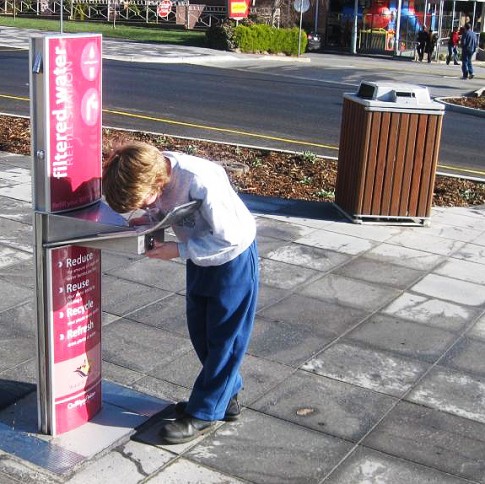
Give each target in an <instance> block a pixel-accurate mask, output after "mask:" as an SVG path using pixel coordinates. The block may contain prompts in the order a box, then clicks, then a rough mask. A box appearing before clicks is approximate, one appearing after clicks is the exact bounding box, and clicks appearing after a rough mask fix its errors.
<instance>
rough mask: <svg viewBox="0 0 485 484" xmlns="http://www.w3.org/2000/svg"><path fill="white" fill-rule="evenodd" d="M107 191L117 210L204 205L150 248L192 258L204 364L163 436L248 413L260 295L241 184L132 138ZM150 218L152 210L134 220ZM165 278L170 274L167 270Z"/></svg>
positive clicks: (194, 338) (186, 436) (110, 164)
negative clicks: (248, 374) (246, 389)
mask: <svg viewBox="0 0 485 484" xmlns="http://www.w3.org/2000/svg"><path fill="white" fill-rule="evenodd" d="M103 190H104V195H105V198H106V201H107V203H108V204H109V205H110V206H111V207H112V208H113V209H114V210H116V211H118V212H120V213H126V212H129V211H132V210H135V209H149V210H154V209H156V210H159V211H160V212H161V213H167V212H168V211H170V210H172V209H173V208H175V207H176V206H179V205H182V204H185V203H187V202H189V201H191V200H200V202H201V204H200V206H199V208H198V209H197V210H196V211H195V212H194V213H193V214H192V215H190V216H188V217H186V218H184V219H183V220H182V221H180V222H176V225H174V226H173V227H172V229H173V231H174V233H175V235H176V236H177V241H167V242H163V243H160V242H155V246H154V248H153V249H152V250H149V251H147V253H146V255H147V256H148V257H150V258H153V259H162V260H169V259H173V258H176V257H180V258H181V259H183V260H185V261H186V296H185V297H186V318H187V325H188V330H189V336H190V339H191V342H192V345H193V347H194V350H195V352H196V354H197V357H198V358H199V360H200V362H201V364H202V369H201V371H200V373H199V375H198V377H197V378H196V380H195V383H194V385H193V388H192V392H191V394H190V398H189V399H188V401H182V402H178V403H177V404H176V405H175V407H174V410H175V415H176V418H175V419H173V420H167V421H164V422H163V423H162V426H161V429H160V431H159V437H160V439H161V443H165V444H179V443H183V442H189V441H191V440H193V439H195V438H196V437H198V436H199V435H202V434H204V433H206V432H208V431H209V430H210V429H211V428H213V426H214V425H215V424H216V422H217V421H218V420H229V421H230V420H236V419H237V418H238V417H239V414H240V405H239V402H238V393H239V391H240V390H241V388H242V385H243V381H242V377H241V374H240V372H239V370H240V366H241V363H242V360H243V357H244V355H245V352H246V349H247V347H248V344H249V339H250V335H251V332H252V328H253V324H254V317H255V311H256V303H257V295H258V281H259V272H258V252H257V246H256V239H255V237H256V223H255V220H254V217H253V216H252V214H251V213H250V212H249V210H248V209H247V208H246V206H245V205H244V203H243V202H242V200H241V199H240V198H239V196H238V195H237V194H236V192H235V191H234V190H233V188H232V186H231V184H230V182H229V179H228V177H227V174H226V172H225V170H224V168H223V167H222V166H221V165H219V164H217V163H215V162H212V161H209V160H206V159H203V158H198V157H195V156H190V155H187V154H183V153H176V152H169V151H165V152H160V151H159V150H158V149H156V148H155V147H154V146H151V145H149V144H146V143H140V142H132V143H128V144H126V145H122V146H121V147H119V148H118V149H116V150H114V152H113V154H112V155H111V156H110V158H109V160H108V161H107V162H106V164H105V166H104V167H103ZM143 222H144V223H146V220H145V219H144V217H140V218H137V219H135V221H134V223H135V224H139V223H143ZM160 277H163V274H160Z"/></svg>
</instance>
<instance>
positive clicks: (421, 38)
mask: <svg viewBox="0 0 485 484" xmlns="http://www.w3.org/2000/svg"><path fill="white" fill-rule="evenodd" d="M416 41H417V43H418V44H417V47H416V48H417V51H418V60H419V62H423V57H424V53H425V52H426V46H427V45H428V44H429V41H430V37H429V32H428V29H427V28H426V26H424V27H423V28H422V29H421V30H420V31H419V33H418V36H417V38H416Z"/></svg>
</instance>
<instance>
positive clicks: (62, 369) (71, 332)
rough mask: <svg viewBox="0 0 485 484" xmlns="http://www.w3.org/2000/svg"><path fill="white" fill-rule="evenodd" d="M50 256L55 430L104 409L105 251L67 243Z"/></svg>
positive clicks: (79, 422) (60, 430)
mask: <svg viewBox="0 0 485 484" xmlns="http://www.w3.org/2000/svg"><path fill="white" fill-rule="evenodd" d="M47 259H48V271H47V273H48V289H49V295H50V297H49V299H50V300H49V301H48V314H49V317H48V337H49V339H50V342H51V346H50V347H51V351H50V354H49V372H50V374H51V375H52V388H51V392H52V395H51V401H52V402H53V405H52V407H53V408H52V412H53V415H52V422H53V435H56V434H61V433H64V432H68V431H69V430H72V429H74V428H76V427H79V426H80V425H82V424H84V423H86V422H87V421H89V420H90V419H91V418H92V417H93V416H94V415H96V413H98V412H99V410H100V409H101V361H102V360H101V358H102V355H101V253H100V251H99V250H97V249H89V248H85V247H79V246H72V245H69V246H65V247H61V248H58V249H50V250H48V252H47Z"/></svg>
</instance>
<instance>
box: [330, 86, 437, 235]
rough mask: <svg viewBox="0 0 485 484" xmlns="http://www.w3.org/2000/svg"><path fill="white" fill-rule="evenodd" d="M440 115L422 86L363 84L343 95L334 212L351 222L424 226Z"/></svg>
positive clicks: (433, 178) (435, 156) (427, 210)
mask: <svg viewBox="0 0 485 484" xmlns="http://www.w3.org/2000/svg"><path fill="white" fill-rule="evenodd" d="M443 114H444V106H443V105H442V104H440V103H437V102H435V101H432V100H431V98H430V95H429V92H428V88H426V87H422V86H416V85H410V84H402V83H396V82H387V81H376V82H367V81H366V82H361V84H360V86H359V89H358V91H357V93H356V94H344V103H343V113H342V125H341V131H340V147H339V158H338V169H337V182H336V187H335V204H336V206H337V208H339V209H340V210H341V211H342V212H343V213H344V214H345V215H346V216H347V217H349V218H350V219H351V220H352V221H353V222H356V223H364V222H373V223H386V224H392V223H396V224H410V225H428V224H429V217H430V214H431V204H432V199H433V190H434V181H435V174H436V165H437V163H438V153H439V146H440V140H441V127H442V122H443Z"/></svg>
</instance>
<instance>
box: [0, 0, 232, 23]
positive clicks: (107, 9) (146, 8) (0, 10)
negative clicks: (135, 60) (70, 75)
mask: <svg viewBox="0 0 485 484" xmlns="http://www.w3.org/2000/svg"><path fill="white" fill-rule="evenodd" d="M159 3H160V2H159V1H158V0H64V2H63V3H62V4H61V1H60V0H3V1H0V15H9V16H14V17H15V16H23V15H25V16H29V17H31V16H37V17H42V18H52V17H54V18H59V17H60V12H61V8H62V9H63V12H64V17H65V18H66V19H69V20H78V21H79V20H80V21H104V22H113V23H116V22H121V23H135V24H136V23H143V24H173V25H184V26H185V27H186V28H209V27H211V26H213V25H219V24H220V23H221V22H222V21H223V20H224V19H225V18H226V17H227V8H226V7H221V6H217V7H216V6H208V5H195V4H194V5H189V2H188V1H187V0H181V1H177V0H175V1H173V2H172V9H171V11H170V12H169V13H168V15H166V16H159V15H158V13H157V9H158V6H159ZM61 5H62V7H61Z"/></svg>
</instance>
